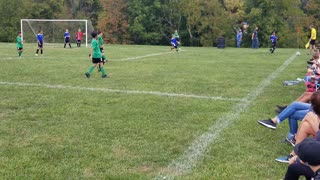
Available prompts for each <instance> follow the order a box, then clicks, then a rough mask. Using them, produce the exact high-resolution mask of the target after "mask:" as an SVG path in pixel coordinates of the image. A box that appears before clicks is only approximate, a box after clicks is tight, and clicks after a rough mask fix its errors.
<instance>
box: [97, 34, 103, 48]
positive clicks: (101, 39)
mask: <svg viewBox="0 0 320 180" xmlns="http://www.w3.org/2000/svg"><path fill="white" fill-rule="evenodd" d="M98 42H99V46H100V47H102V45H103V38H102V36H100V35H98Z"/></svg>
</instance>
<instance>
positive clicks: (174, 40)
mask: <svg viewBox="0 0 320 180" xmlns="http://www.w3.org/2000/svg"><path fill="white" fill-rule="evenodd" d="M170 42H171V44H172V46H177V44H178V41H177V39H176V38H174V37H173V38H171V40H170Z"/></svg>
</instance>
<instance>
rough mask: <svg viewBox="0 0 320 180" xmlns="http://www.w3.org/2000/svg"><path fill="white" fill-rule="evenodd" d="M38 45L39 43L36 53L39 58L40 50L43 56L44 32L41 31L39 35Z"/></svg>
mask: <svg viewBox="0 0 320 180" xmlns="http://www.w3.org/2000/svg"><path fill="white" fill-rule="evenodd" d="M37 43H38V49H37V51H36V56H38V53H39V49H40V52H41V54H43V31H42V30H39V33H38V35H37Z"/></svg>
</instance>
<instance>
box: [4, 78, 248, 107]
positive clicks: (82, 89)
mask: <svg viewBox="0 0 320 180" xmlns="http://www.w3.org/2000/svg"><path fill="white" fill-rule="evenodd" d="M0 85H10V86H25V87H45V88H50V89H67V90H81V91H99V92H112V93H123V94H145V95H154V96H167V97H180V98H194V99H208V100H220V101H236V102H238V101H241V102H243V101H246V100H245V99H243V98H242V99H241V98H225V97H220V96H202V95H195V94H177V93H167V92H158V91H139V90H120V89H109V88H88V87H77V86H64V85H49V84H33V83H21V82H0Z"/></svg>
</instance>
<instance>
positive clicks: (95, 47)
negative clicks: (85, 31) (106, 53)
mask: <svg viewBox="0 0 320 180" xmlns="http://www.w3.org/2000/svg"><path fill="white" fill-rule="evenodd" d="M91 47H92V49H93V52H92V57H93V58H101V57H102V54H101V51H100V45H99V43H98V41H97V40H96V39H92V41H91Z"/></svg>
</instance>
